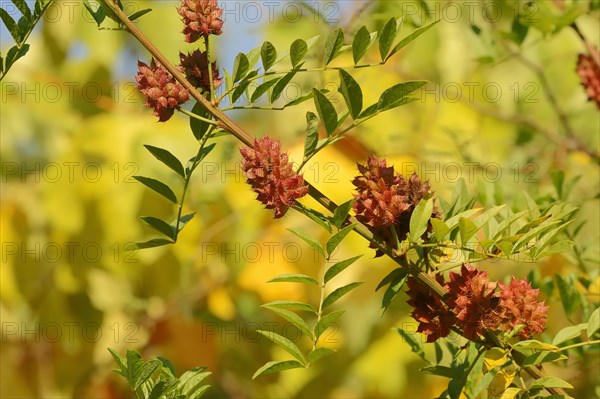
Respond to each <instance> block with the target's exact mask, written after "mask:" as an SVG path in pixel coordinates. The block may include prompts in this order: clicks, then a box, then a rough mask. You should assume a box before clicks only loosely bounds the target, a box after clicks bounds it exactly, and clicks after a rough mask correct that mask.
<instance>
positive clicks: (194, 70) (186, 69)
mask: <svg viewBox="0 0 600 399" xmlns="http://www.w3.org/2000/svg"><path fill="white" fill-rule="evenodd" d="M208 62H209V60H208V52H206V51H200V50H196V51H194V52H193V53H191V54H190V53H188V54H187V55H185V54H183V53H179V67H178V69H179V70H180V71H181V72H183V73H184V74H185V77H186V79H187V80H188V81H189V82H190V83H191V84H192V86H194V87H196V88H200V89H201V90H202V91H205V92H209V91H210V77H209V75H208V74H207V71H208ZM211 70H212V81H213V89H216V88H217V87H219V86H220V85H221V82H222V81H223V79H222V78H220V77H219V70H218V69H217V64H216V63H215V62H213V63H211Z"/></svg>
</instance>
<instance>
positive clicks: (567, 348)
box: [555, 339, 600, 352]
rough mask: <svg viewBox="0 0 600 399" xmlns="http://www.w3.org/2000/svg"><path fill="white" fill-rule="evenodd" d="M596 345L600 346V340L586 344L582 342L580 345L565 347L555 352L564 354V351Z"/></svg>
mask: <svg viewBox="0 0 600 399" xmlns="http://www.w3.org/2000/svg"><path fill="white" fill-rule="evenodd" d="M596 344H600V339H597V340H595V341H586V342H580V343H578V344H573V345H568V346H563V347H562V348H558V349H556V350H555V352H562V351H566V350H569V349H573V348H579V347H580V346H587V345H596Z"/></svg>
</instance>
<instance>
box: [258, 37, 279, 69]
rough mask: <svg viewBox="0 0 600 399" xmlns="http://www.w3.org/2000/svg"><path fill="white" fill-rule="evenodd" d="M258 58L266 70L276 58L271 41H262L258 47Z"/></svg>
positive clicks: (275, 51)
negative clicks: (259, 47)
mask: <svg viewBox="0 0 600 399" xmlns="http://www.w3.org/2000/svg"><path fill="white" fill-rule="evenodd" d="M260 58H261V61H262V64H263V68H264V69H265V72H267V71H268V70H269V69H270V68H271V67H272V66H273V64H275V61H276V60H277V50H276V49H275V46H273V44H271V42H264V43H263V45H262V48H261V49H260Z"/></svg>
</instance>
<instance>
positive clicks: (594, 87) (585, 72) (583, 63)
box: [577, 47, 600, 110]
mask: <svg viewBox="0 0 600 399" xmlns="http://www.w3.org/2000/svg"><path fill="white" fill-rule="evenodd" d="M590 51H591V53H590V54H579V57H578V59H577V74H578V75H579V78H580V79H581V84H582V86H583V87H584V89H585V92H586V94H587V97H588V100H590V101H594V102H596V106H597V107H598V109H599V110H600V65H598V59H599V58H600V54H599V52H598V50H597V49H596V48H595V47H591V48H590Z"/></svg>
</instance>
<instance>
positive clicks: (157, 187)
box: [132, 176, 177, 205]
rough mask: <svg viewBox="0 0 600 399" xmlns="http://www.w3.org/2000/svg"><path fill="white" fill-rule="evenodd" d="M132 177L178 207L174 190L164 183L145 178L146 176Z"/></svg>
mask: <svg viewBox="0 0 600 399" xmlns="http://www.w3.org/2000/svg"><path fill="white" fill-rule="evenodd" d="M132 177H133V178H134V179H135V180H137V181H139V182H140V183H142V184H143V185H144V186H146V187H148V188H149V189H151V190H153V191H155V192H156V193H158V194H160V195H162V196H163V197H165V198H166V199H168V200H169V201H171V202H172V203H174V204H175V205H177V196H176V195H175V193H174V192H173V190H171V189H170V188H169V186H167V185H166V184H165V183H162V182H160V181H158V180H155V179H151V178H149V177H144V176H132Z"/></svg>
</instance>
